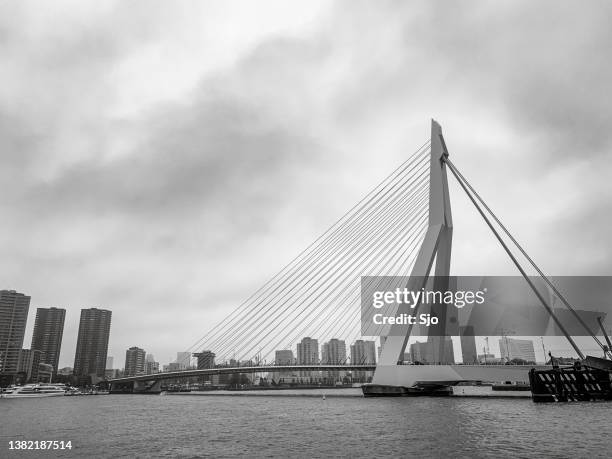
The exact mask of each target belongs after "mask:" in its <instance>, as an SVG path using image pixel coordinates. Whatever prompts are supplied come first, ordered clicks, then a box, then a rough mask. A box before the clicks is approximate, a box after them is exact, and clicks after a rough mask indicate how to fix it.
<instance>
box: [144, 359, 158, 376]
mask: <svg viewBox="0 0 612 459" xmlns="http://www.w3.org/2000/svg"><path fill="white" fill-rule="evenodd" d="M155 373H159V362H155V361H148V362H145V374H147V375H152V374H155Z"/></svg>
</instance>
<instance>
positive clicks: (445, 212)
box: [379, 120, 454, 365]
mask: <svg viewBox="0 0 612 459" xmlns="http://www.w3.org/2000/svg"><path fill="white" fill-rule="evenodd" d="M446 156H448V151H447V150H446V144H445V142H444V137H442V128H441V127H440V125H439V124H438V123H437V122H436V121H435V120H431V157H430V168H429V225H428V228H427V232H426V233H425V238H424V240H423V243H422V244H421V248H420V250H419V253H418V255H417V258H416V260H415V263H414V265H413V267H412V271H411V273H410V278H409V280H408V285H407V286H406V287H407V288H408V290H411V291H418V290H420V289H421V288H423V287H425V284H426V283H427V279H428V277H429V274H430V272H431V268H432V265H433V263H434V260H435V262H436V267H435V272H434V274H435V276H436V278H435V285H434V290H435V291H445V290H447V289H448V276H449V273H450V257H451V245H452V240H453V219H452V215H451V206H450V197H449V193H448V180H447V177H446V163H445V162H444V158H445V157H446ZM419 306H420V304H418V305H417V306H416V307H415V309H414V310H412V311H410V310H409V306H408V305H406V304H404V303H402V304H400V305H398V307H397V309H396V311H395V314H394V315H397V314H402V313H406V314H408V313H412V314H414V313H415V312H416V310H417V309H418V307H419ZM442 306H444V305H442ZM432 312H433V313H435V315H436V316H437V317H438V319H439V326H440V327H441V328H440V329H437V330H436V331H435V333H432V335H433V334H435V335H436V336H435V337H434V336H431V337H430V338H429V342H430V343H432V345H433V355H434V358H435V361H436V362H440V363H454V362H447V356H445V355H444V329H443V328H442V327H444V324H445V322H446V314H445V310H444V309H443V308H437V309H436V308H435V307H434V308H432ZM404 327H405V326H404V325H393V326H392V327H391V329H390V332H389V335H388V336H387V337H386V339H385V340H384V343H383V345H382V352H381V355H380V359H379V365H397V364H398V363H399V362H401V361H403V360H404V352H405V350H406V345H407V343H408V339H409V338H410V331H411V329H412V327H409V329H408V332H407V333H406V334H405V335H404V334H401V332H399V331H398V330H403V329H404ZM432 328H433V327H432Z"/></svg>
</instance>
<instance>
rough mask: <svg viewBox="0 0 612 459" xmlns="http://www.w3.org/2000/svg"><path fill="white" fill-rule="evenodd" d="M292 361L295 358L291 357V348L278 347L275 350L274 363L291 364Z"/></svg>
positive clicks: (293, 361)
mask: <svg viewBox="0 0 612 459" xmlns="http://www.w3.org/2000/svg"><path fill="white" fill-rule="evenodd" d="M294 363H295V359H294V358H293V351H292V350H291V349H280V350H277V351H275V353H274V364H275V365H293V364H294Z"/></svg>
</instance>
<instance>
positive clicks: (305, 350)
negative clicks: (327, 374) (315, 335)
mask: <svg viewBox="0 0 612 459" xmlns="http://www.w3.org/2000/svg"><path fill="white" fill-rule="evenodd" d="M297 363H298V365H312V364H318V363H319V342H318V341H317V340H316V339H312V338H309V337H306V338H303V339H302V341H301V342H299V343H297ZM299 375H300V377H301V378H308V379H311V380H312V379H318V378H320V377H321V373H320V372H318V371H316V372H315V371H300V372H299Z"/></svg>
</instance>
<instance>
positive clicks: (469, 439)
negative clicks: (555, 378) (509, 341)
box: [0, 394, 612, 458]
mask: <svg viewBox="0 0 612 459" xmlns="http://www.w3.org/2000/svg"><path fill="white" fill-rule="evenodd" d="M330 395H333V394H330ZM0 423H1V424H0V441H1V442H2V443H1V446H0V457H3V458H4V457H20V458H25V457H38V458H46V457H79V458H86V457H143V458H144V457H237V456H251V457H253V456H255V457H259V456H266V457H271V456H274V457H415V458H423V457H453V458H454V457H470V458H471V457H496V458H499V457H542V456H544V457H590V458H594V457H612V403H605V402H601V403H573V404H571V403H570V404H534V403H533V402H531V400H528V399H521V400H503V399H501V400H500V399H470V398H425V397H421V398H367V399H366V398H362V397H349V396H340V397H334V396H326V398H325V399H323V398H322V397H301V396H278V395H276V396H261V395H259V396H254V397H249V396H233V395H217V396H197V395H168V396H156V395H105V396H87V397H53V398H42V399H19V400H15V399H12V400H7V399H2V400H0ZM11 440H13V441H14V440H64V441H68V440H70V441H71V442H72V446H73V448H72V450H65V451H53V452H49V451H9V449H8V446H9V441H11Z"/></svg>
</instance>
